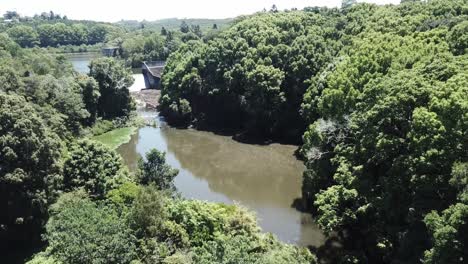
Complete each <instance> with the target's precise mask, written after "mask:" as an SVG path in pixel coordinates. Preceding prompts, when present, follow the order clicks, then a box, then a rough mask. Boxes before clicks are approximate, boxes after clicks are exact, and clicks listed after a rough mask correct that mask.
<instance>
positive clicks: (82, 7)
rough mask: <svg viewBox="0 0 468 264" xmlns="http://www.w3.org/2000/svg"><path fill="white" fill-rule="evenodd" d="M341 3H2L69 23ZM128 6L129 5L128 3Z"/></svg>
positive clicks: (337, 1)
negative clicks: (63, 18)
mask: <svg viewBox="0 0 468 264" xmlns="http://www.w3.org/2000/svg"><path fill="white" fill-rule="evenodd" d="M341 2H342V1H341V0H255V1H249V0H237V1H221V0H199V1H186V0H171V1H157V0H152V1H148V0H141V1H138V2H136V3H135V4H131V5H129V4H122V3H119V2H117V1H109V0H102V1H92V0H81V1H73V2H69V1H66V2H65V1H61V0H48V1H44V0H2V3H1V4H0V12H1V13H2V14H4V13H5V12H6V11H16V12H18V13H20V14H21V15H23V16H33V15H35V14H40V13H42V12H48V11H53V12H55V13H57V14H60V15H66V16H67V17H68V18H69V19H76V20H95V21H104V22H117V21H120V20H122V19H123V20H138V21H142V20H147V21H154V20H161V19H170V18H179V19H190V18H199V19H200V18H206V19H222V18H233V17H237V16H239V15H248V14H252V13H255V12H258V11H261V10H263V9H264V8H265V9H270V8H271V6H272V5H273V4H275V5H276V6H277V7H278V9H279V10H284V9H291V8H298V9H302V8H304V7H308V6H327V7H336V6H340V5H341ZM358 2H372V3H377V4H398V3H399V2H400V0H361V1H359V0H358ZM124 3H125V2H124Z"/></svg>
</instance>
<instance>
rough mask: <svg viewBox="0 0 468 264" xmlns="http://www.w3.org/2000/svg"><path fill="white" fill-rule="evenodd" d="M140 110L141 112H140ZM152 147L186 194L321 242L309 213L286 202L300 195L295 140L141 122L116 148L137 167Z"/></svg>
mask: <svg viewBox="0 0 468 264" xmlns="http://www.w3.org/2000/svg"><path fill="white" fill-rule="evenodd" d="M143 115H144V113H143ZM152 148H157V149H159V150H162V151H165V152H166V153H167V154H166V155H167V161H168V163H169V164H170V165H172V166H173V167H175V168H178V169H179V171H180V172H179V175H178V176H177V177H176V179H175V184H176V187H177V189H178V191H179V192H180V193H181V194H182V196H184V197H186V198H194V199H201V200H207V201H215V202H223V203H234V202H238V203H240V204H242V205H244V206H246V207H248V208H250V209H252V210H253V211H255V212H256V213H257V216H258V218H259V224H260V226H261V227H262V228H263V230H264V231H268V232H272V233H274V234H276V235H277V236H278V237H279V238H280V239H282V240H283V241H286V242H290V243H296V244H299V245H314V246H318V245H321V244H322V243H323V241H324V237H323V235H322V233H321V232H320V231H319V230H318V228H316V226H315V225H314V224H313V222H312V219H311V217H310V216H309V215H306V214H301V213H299V212H297V211H296V210H295V209H293V208H291V204H292V202H293V200H294V199H295V198H297V197H299V196H300V190H301V182H302V172H303V170H304V165H303V164H302V162H301V161H298V160H297V159H295V157H294V156H293V153H294V150H295V149H296V147H295V146H288V145H279V144H272V145H268V146H259V145H249V144H242V143H239V142H236V141H234V140H232V139H231V138H230V137H226V136H219V135H215V134H213V133H210V132H203V131H196V130H190V129H188V130H184V129H175V128H171V127H168V126H165V125H163V126H162V127H161V128H152V127H145V128H141V129H140V130H139V132H138V133H137V134H136V135H134V136H133V137H132V139H131V141H130V142H129V143H128V144H125V145H122V146H121V147H120V148H119V149H118V151H119V153H120V154H121V155H122V156H123V158H124V160H125V162H126V164H127V165H128V166H129V167H130V168H131V169H135V168H136V163H137V160H138V158H139V157H140V155H143V154H144V153H146V152H148V151H149V150H150V149H152Z"/></svg>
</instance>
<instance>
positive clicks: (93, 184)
mask: <svg viewBox="0 0 468 264" xmlns="http://www.w3.org/2000/svg"><path fill="white" fill-rule="evenodd" d="M63 177H64V181H63V183H64V188H65V189H66V190H75V189H79V188H83V189H84V190H86V192H87V193H88V194H89V195H91V196H92V197H96V198H103V197H105V195H106V193H107V192H108V191H110V190H111V189H113V188H115V187H116V186H117V185H118V184H119V183H121V182H123V181H124V180H125V179H126V178H127V175H126V171H125V169H124V168H123V165H122V161H121V158H120V156H119V155H118V154H117V153H116V152H115V151H113V150H111V149H109V148H107V147H106V146H104V145H102V144H101V143H98V142H94V141H90V140H80V141H78V142H77V143H75V144H74V145H72V146H71V148H70V153H69V155H68V157H67V158H66V159H65V161H64V165H63Z"/></svg>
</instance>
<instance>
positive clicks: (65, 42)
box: [0, 11, 125, 47]
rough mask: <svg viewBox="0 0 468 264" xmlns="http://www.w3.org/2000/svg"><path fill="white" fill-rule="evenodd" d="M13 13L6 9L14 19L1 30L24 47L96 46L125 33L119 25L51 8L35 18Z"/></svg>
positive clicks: (2, 25)
mask: <svg viewBox="0 0 468 264" xmlns="http://www.w3.org/2000/svg"><path fill="white" fill-rule="evenodd" d="M13 13H14V12H7V13H6V14H5V15H4V17H5V18H9V19H12V20H13V21H12V22H10V23H6V24H0V32H6V33H7V34H8V35H9V36H10V38H11V39H13V40H14V41H15V42H16V43H18V44H19V45H20V46H22V47H34V46H40V47H60V46H80V45H94V44H98V43H104V42H106V41H109V40H112V39H115V38H116V37H117V36H119V35H121V34H123V33H124V32H125V30H124V29H123V28H122V27H120V26H117V25H112V24H110V23H100V22H93V21H76V20H69V19H68V18H67V17H66V16H63V17H62V16H60V15H59V14H54V12H52V11H50V12H48V13H42V14H41V15H36V16H34V17H22V16H20V15H19V14H17V13H16V14H13ZM83 47H84V46H83Z"/></svg>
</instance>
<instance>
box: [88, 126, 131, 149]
mask: <svg viewBox="0 0 468 264" xmlns="http://www.w3.org/2000/svg"><path fill="white" fill-rule="evenodd" d="M137 129H138V128H137V127H135V126H132V127H124V128H117V129H114V130H111V131H109V132H106V133H104V134H101V135H99V136H94V137H92V138H91V139H93V140H96V141H99V142H101V143H103V144H104V145H106V146H108V147H110V148H112V149H117V148H118V147H119V146H120V145H122V144H125V143H128V142H129V141H130V139H131V136H132V135H133V134H135V133H136V132H137Z"/></svg>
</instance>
